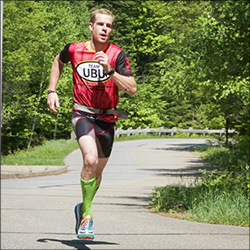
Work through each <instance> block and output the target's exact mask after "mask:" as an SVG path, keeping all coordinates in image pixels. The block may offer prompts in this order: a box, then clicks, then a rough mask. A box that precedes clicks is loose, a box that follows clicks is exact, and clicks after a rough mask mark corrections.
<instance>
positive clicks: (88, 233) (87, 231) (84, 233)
mask: <svg viewBox="0 0 250 250" xmlns="http://www.w3.org/2000/svg"><path fill="white" fill-rule="evenodd" d="M92 227H93V219H92V218H91V217H90V216H89V215H87V216H85V217H84V218H83V219H82V220H81V224H80V227H79V229H78V233H77V237H78V239H81V240H93V239H94V238H95V236H94V233H93V228H92Z"/></svg>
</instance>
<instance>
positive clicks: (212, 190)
mask: <svg viewBox="0 0 250 250" xmlns="http://www.w3.org/2000/svg"><path fill="white" fill-rule="evenodd" d="M246 145H247V144H245V143H241V144H240V145H237V146H236V147H234V148H224V147H221V146H218V147H214V146H213V147H212V146H208V147H202V148H200V149H198V151H199V154H200V155H201V157H202V158H203V159H204V160H205V161H207V162H209V163H210V164H213V165H214V166H217V168H216V169H215V170H213V171H211V172H203V177H202V179H201V181H200V182H197V183H194V184H193V185H191V186H189V187H185V186H181V185H167V186H165V187H159V188H155V189H154V190H153V192H152V194H151V203H150V208H151V211H152V212H156V213H159V214H161V215H164V216H170V217H174V218H179V219H185V220H191V221H198V222H206V223H214V224H225V225H235V226H243V227H247V226H249V224H250V223H249V195H250V186H249V156H248V154H247V149H248V148H247V147H246Z"/></svg>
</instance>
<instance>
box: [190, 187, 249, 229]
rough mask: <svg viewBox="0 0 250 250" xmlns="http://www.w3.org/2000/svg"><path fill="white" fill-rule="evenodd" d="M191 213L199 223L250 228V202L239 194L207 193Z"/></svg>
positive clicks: (195, 204)
mask: <svg viewBox="0 0 250 250" xmlns="http://www.w3.org/2000/svg"><path fill="white" fill-rule="evenodd" d="M189 213H190V214H191V215H192V220H195V221H199V222H207V223H215V224H225V225H235V226H245V227H247V226H249V200H248V198H247V197H245V196H244V195H242V194H240V193H238V192H234V191H232V192H206V193H204V194H202V197H200V200H199V201H194V202H193V205H192V209H190V211H189Z"/></svg>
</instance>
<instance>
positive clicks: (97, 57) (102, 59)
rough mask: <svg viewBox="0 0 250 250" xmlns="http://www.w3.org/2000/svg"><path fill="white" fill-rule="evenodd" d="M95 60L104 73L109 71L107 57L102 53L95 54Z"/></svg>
mask: <svg viewBox="0 0 250 250" xmlns="http://www.w3.org/2000/svg"><path fill="white" fill-rule="evenodd" d="M95 60H97V62H98V63H99V64H100V65H102V67H103V69H104V70H105V72H109V71H110V65H109V58H108V56H107V55H106V54H105V53H104V52H103V51H98V52H97V53H96V54H95Z"/></svg>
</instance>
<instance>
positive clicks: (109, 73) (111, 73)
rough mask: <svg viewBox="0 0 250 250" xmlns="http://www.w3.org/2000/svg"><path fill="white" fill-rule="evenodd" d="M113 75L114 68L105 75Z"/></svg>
mask: <svg viewBox="0 0 250 250" xmlns="http://www.w3.org/2000/svg"><path fill="white" fill-rule="evenodd" d="M114 73H115V70H114V68H113V67H110V71H109V72H107V75H109V76H111V75H113V74H114Z"/></svg>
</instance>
